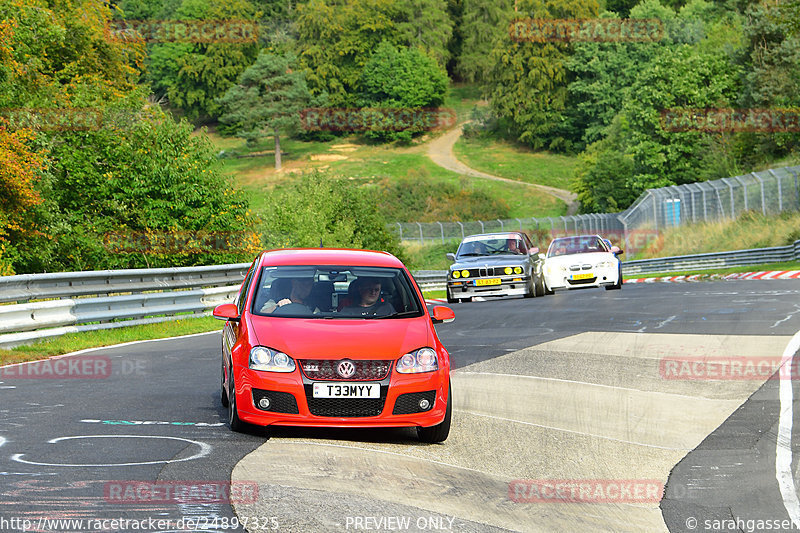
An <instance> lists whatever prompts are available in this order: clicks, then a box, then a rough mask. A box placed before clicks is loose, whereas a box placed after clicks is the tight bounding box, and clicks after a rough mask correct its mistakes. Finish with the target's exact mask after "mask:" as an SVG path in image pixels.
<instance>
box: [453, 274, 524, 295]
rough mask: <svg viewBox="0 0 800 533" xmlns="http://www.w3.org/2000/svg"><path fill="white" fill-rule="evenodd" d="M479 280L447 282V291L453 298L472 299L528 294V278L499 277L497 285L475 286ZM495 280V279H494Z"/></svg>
mask: <svg viewBox="0 0 800 533" xmlns="http://www.w3.org/2000/svg"><path fill="white" fill-rule="evenodd" d="M481 279H489V278H472V279H467V280H452V279H449V280H447V290H448V292H449V293H450V296H451V297H453V298H472V297H474V296H524V295H526V294H528V287H529V286H530V280H531V278H530V276H522V277H521V276H509V277H501V278H500V284H499V285H486V286H482V287H481V286H477V285H476V282H477V281H478V280H481ZM494 279H497V278H494Z"/></svg>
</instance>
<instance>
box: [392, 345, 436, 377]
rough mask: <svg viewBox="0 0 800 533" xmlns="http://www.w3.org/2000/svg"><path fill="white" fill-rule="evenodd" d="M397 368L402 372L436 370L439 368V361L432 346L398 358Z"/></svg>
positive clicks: (412, 372)
mask: <svg viewBox="0 0 800 533" xmlns="http://www.w3.org/2000/svg"><path fill="white" fill-rule="evenodd" d="M396 368H397V371H398V372H400V373H401V374H418V373H420V372H435V371H436V370H439V362H438V361H437V359H436V352H435V351H433V349H432V348H420V349H419V350H416V351H413V352H411V353H407V354H405V355H404V356H403V357H401V358H400V359H398V360H397V366H396Z"/></svg>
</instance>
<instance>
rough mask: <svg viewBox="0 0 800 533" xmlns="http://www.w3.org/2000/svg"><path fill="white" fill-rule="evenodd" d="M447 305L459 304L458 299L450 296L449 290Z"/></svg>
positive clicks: (448, 291)
mask: <svg viewBox="0 0 800 533" xmlns="http://www.w3.org/2000/svg"><path fill="white" fill-rule="evenodd" d="M447 303H449V304H455V303H458V298H453V297H452V296H450V289H447Z"/></svg>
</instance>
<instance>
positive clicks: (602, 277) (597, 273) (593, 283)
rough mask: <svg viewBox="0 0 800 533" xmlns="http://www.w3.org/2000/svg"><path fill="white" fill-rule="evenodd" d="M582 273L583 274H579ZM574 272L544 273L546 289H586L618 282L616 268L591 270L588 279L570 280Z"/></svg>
mask: <svg viewBox="0 0 800 533" xmlns="http://www.w3.org/2000/svg"><path fill="white" fill-rule="evenodd" d="M579 273H583V272H579ZM572 274H575V272H570V271H566V272H563V271H559V272H557V273H549V274H548V273H545V278H544V281H545V284H546V285H547V288H548V289H551V290H555V289H582V288H586V287H603V286H605V285H616V284H617V283H618V282H619V270H618V269H616V268H595V269H592V271H591V274H592V277H591V278H588V279H581V280H572V279H571V276H572Z"/></svg>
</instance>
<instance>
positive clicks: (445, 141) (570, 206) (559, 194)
mask: <svg viewBox="0 0 800 533" xmlns="http://www.w3.org/2000/svg"><path fill="white" fill-rule="evenodd" d="M462 127H463V124H459V125H458V126H456V127H455V128H453V129H452V130H450V131H448V132H447V133H445V134H444V135H442V136H441V137H439V138H437V139H434V140H433V141H431V142H430V144H429V145H428V157H430V158H431V160H432V161H433V162H434V163H436V164H437V165H439V166H440V167H442V168H446V169H447V170H452V171H453V172H458V173H459V174H464V175H467V176H471V177H475V178H484V179H489V180H496V181H503V182H506V183H513V184H515V185H524V186H528V187H536V188H537V189H540V190H541V191H542V192H544V193H546V194H549V195H550V196H555V197H556V198H558V199H559V200H561V201H563V202H565V203H566V204H567V215H574V214H575V213H577V212H578V201H577V199H578V195H576V194H575V193H574V192H570V191H565V190H564V189H557V188H556V187H548V186H547V185H538V184H535V183H525V182H524V181H517V180H512V179H508V178H501V177H500V176H493V175H491V174H487V173H485V172H481V171H479V170H475V169H474V168H470V167H468V166H467V165H465V164H464V163H462V162H461V161H459V160H458V159H456V156H455V154H454V153H453V146H454V145H455V144H456V141H457V140H458V138H459V137H461V134H462V132H463V129H462Z"/></svg>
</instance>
